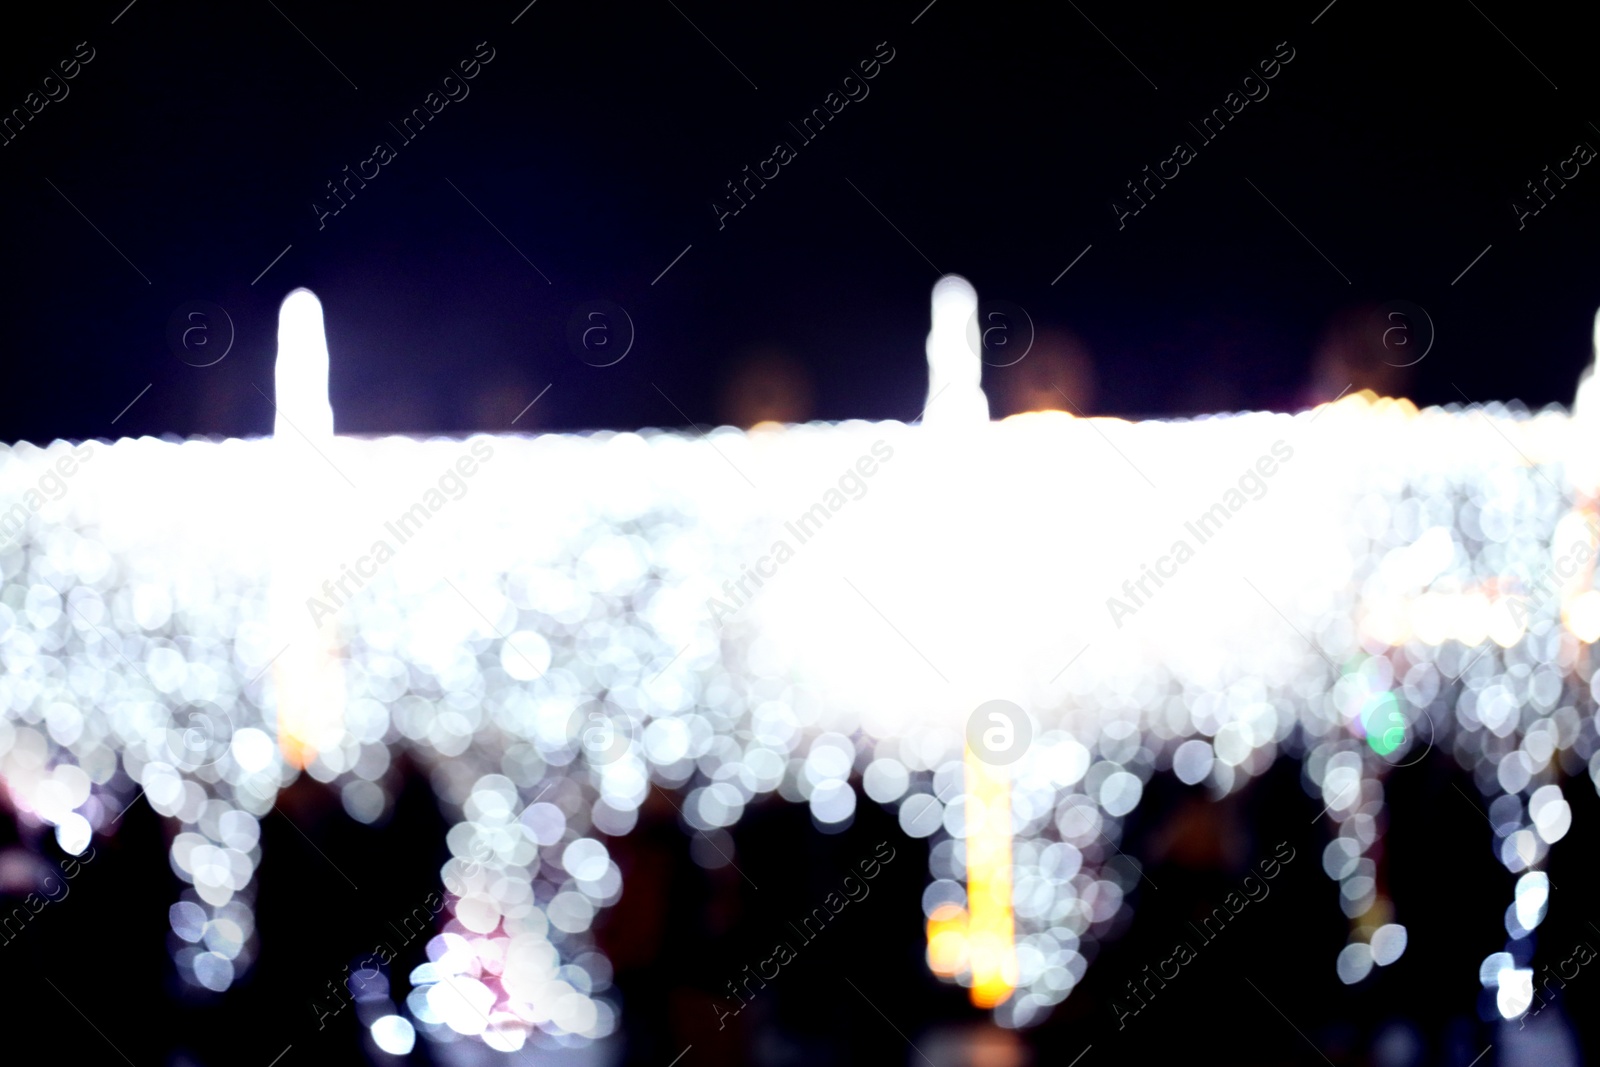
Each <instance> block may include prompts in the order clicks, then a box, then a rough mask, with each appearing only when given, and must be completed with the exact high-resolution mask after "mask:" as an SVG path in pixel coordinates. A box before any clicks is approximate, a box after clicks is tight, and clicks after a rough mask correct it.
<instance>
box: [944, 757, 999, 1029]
mask: <svg viewBox="0 0 1600 1067" xmlns="http://www.w3.org/2000/svg"><path fill="white" fill-rule="evenodd" d="M965 759H966V785H967V907H968V909H969V914H968V920H967V955H968V962H969V966H970V968H971V971H972V1003H973V1004H975V1005H976V1006H978V1007H980V1008H992V1007H994V1006H995V1005H996V1004H999V1003H1000V1002H1001V1001H1003V1000H1005V999H1006V998H1007V997H1009V996H1010V995H1011V991H1012V990H1014V989H1015V988H1016V987H1017V945H1016V931H1015V926H1014V923H1013V918H1012V914H1011V778H1010V769H1009V768H1007V767H995V766H991V765H990V764H988V763H985V762H984V761H982V760H980V759H978V758H977V757H976V756H975V755H973V752H972V750H971V749H970V748H968V749H966V756H965ZM931 947H932V946H931V945H930V948H931Z"/></svg>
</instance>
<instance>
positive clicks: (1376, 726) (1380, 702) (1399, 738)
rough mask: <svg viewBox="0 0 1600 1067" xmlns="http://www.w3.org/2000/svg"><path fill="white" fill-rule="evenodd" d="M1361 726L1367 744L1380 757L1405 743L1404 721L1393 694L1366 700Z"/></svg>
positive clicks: (1383, 694)
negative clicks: (1365, 735) (1364, 732)
mask: <svg viewBox="0 0 1600 1067" xmlns="http://www.w3.org/2000/svg"><path fill="white" fill-rule="evenodd" d="M1361 725H1362V726H1363V727H1364V728H1365V729H1366V732H1367V744H1368V745H1369V746H1371V748H1372V751H1374V752H1376V753H1377V754H1378V755H1380V756H1387V755H1388V754H1389V753H1391V752H1393V751H1394V750H1395V749H1397V748H1399V747H1400V746H1401V745H1403V744H1404V743H1405V740H1406V719H1405V716H1404V715H1401V714H1400V704H1399V701H1397V700H1395V698H1394V694H1393V693H1378V694H1377V695H1375V696H1374V697H1372V699H1370V700H1368V701H1367V706H1366V707H1365V708H1364V709H1363V710H1362V712H1361Z"/></svg>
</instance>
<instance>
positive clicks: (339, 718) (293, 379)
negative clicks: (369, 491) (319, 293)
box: [273, 289, 347, 767]
mask: <svg viewBox="0 0 1600 1067" xmlns="http://www.w3.org/2000/svg"><path fill="white" fill-rule="evenodd" d="M273 381H274V385H275V392H276V393H277V397H276V399H275V401H274V404H275V407H276V409H277V418H276V419H275V420H274V422H273V439H274V441H273V444H274V447H275V449H276V451H277V452H278V454H279V456H280V457H281V458H280V460H279V473H280V476H281V478H282V484H281V485H280V486H279V492H278V501H277V504H278V506H277V507H276V508H275V509H274V510H275V511H276V512H277V514H276V518H277V520H278V522H279V523H280V529H281V532H280V535H279V539H278V549H279V552H280V555H279V559H278V563H277V568H276V571H277V573H276V576H275V579H274V583H273V584H274V587H275V591H274V598H273V599H274V612H275V615H276V619H277V631H278V634H279V638H280V640H281V641H282V642H283V645H284V650H283V652H282V654H281V655H280V657H279V658H278V660H277V661H276V663H275V665H274V667H275V669H274V672H273V677H274V681H275V682H276V686H277V712H278V747H279V748H280V749H281V750H282V752H283V755H284V758H285V759H287V760H288V761H289V762H290V763H292V764H294V765H295V766H298V767H304V766H306V765H307V764H308V763H310V762H311V761H312V760H313V759H315V758H316V754H317V751H318V749H319V748H321V747H322V746H323V745H324V744H326V743H329V742H330V741H331V740H332V739H334V738H336V737H337V736H338V734H339V731H340V729H341V728H342V724H343V721H344V675H343V669H342V667H341V665H340V655H339V635H338V628H337V626H336V622H337V618H336V617H334V618H327V619H323V620H321V625H318V620H317V618H316V617H315V616H314V615H312V614H311V613H309V612H308V610H307V607H308V605H309V603H310V601H309V600H308V599H307V596H308V594H310V595H311V596H316V595H320V594H319V593H318V585H319V583H322V582H326V581H327V580H328V579H329V578H330V577H332V576H337V573H338V571H337V567H336V565H335V561H334V560H333V559H331V558H329V556H328V553H327V548H326V546H327V544H328V543H329V542H330V533H331V532H332V531H333V530H334V529H336V528H337V527H338V526H339V524H340V521H339V517H340V515H341V513H342V512H343V510H344V508H343V506H342V503H343V502H344V501H345V500H347V497H346V496H345V493H344V490H345V487H344V486H342V485H340V486H334V485H330V483H329V480H330V478H334V479H337V478H339V477H342V472H340V471H339V469H338V467H337V466H333V464H335V463H336V460H334V459H333V454H334V452H335V449H334V448H333V445H334V438H333V406H332V404H330V403H329V401H328V341H327V334H326V332H325V330H324V327H323V321H322V303H321V301H319V300H318V299H317V297H316V294H314V293H312V292H311V290H309V289H296V290H295V291H294V292H292V293H290V294H289V295H288V296H287V297H286V298H285V299H284V301H283V305H282V306H281V307H280V308H279V309H278V359H277V364H276V366H275V368H274V373H273ZM308 446H309V447H308Z"/></svg>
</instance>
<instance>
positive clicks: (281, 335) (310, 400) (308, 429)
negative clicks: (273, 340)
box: [272, 289, 333, 440]
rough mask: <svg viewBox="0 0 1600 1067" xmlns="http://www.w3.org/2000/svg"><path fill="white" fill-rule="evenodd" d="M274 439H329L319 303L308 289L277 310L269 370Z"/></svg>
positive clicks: (324, 344) (325, 349)
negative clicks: (272, 361)
mask: <svg viewBox="0 0 1600 1067" xmlns="http://www.w3.org/2000/svg"><path fill="white" fill-rule="evenodd" d="M273 382H274V391H275V392H276V393H277V397H276V398H275V400H274V403H276V404H277V407H278V416H277V419H276V420H275V421H274V422H273V425H272V433H273V436H274V437H284V436H287V435H289V434H297V433H299V434H305V435H306V436H307V437H309V438H311V439H313V440H326V439H328V438H330V437H332V436H333V406H332V405H331V404H330V403H329V402H328V338H327V333H326V331H325V330H324V328H323V324H322V302H321V301H320V300H318V299H317V297H316V294H315V293H313V292H312V291H311V290H310V289H296V290H295V291H294V292H292V293H290V294H289V295H288V296H287V297H286V298H284V301H283V306H282V307H280V308H279V309H278V362H277V365H276V367H275V368H274V371H273Z"/></svg>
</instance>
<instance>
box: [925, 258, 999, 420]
mask: <svg viewBox="0 0 1600 1067" xmlns="http://www.w3.org/2000/svg"><path fill="white" fill-rule="evenodd" d="M979 345H980V342H979V336H978V293H977V291H976V290H974V289H973V288H972V283H971V282H969V281H967V280H966V279H965V278H963V277H961V275H959V274H946V275H945V276H944V277H943V278H940V279H939V280H938V282H936V283H935V284H934V287H933V326H932V328H931V329H930V330H929V331H928V406H927V410H926V412H925V413H924V415H923V422H924V424H926V425H930V426H933V425H941V426H963V425H965V426H976V425H981V424H983V423H987V422H988V421H989V401H988V398H987V397H985V396H984V395H983V361H982V360H981V359H980V358H979V352H980V347H979Z"/></svg>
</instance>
